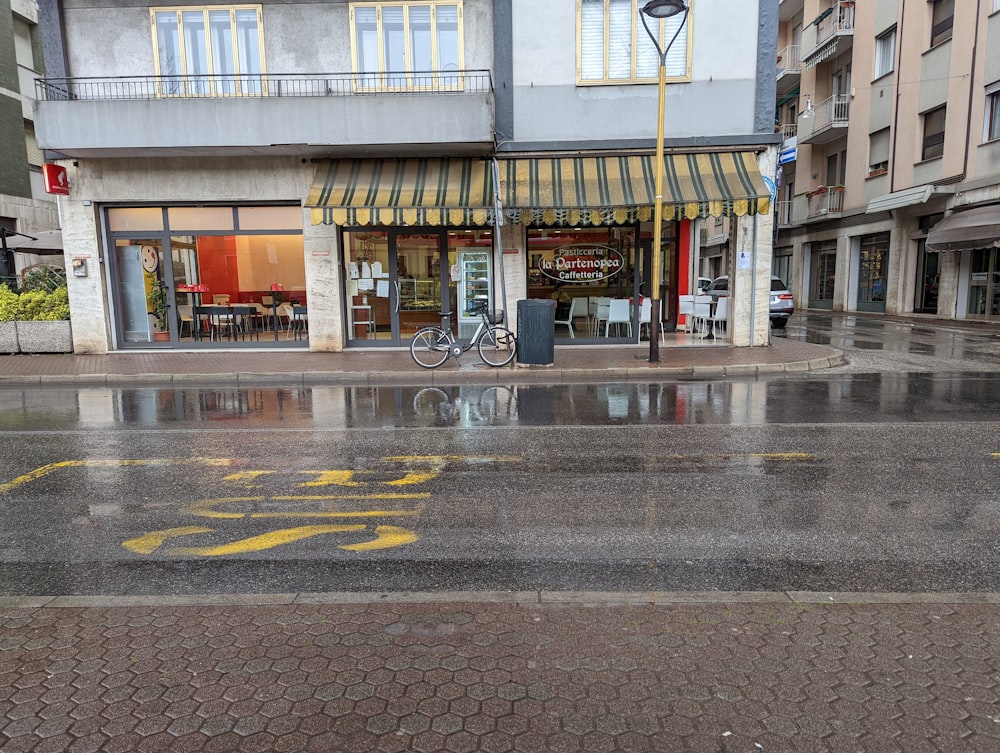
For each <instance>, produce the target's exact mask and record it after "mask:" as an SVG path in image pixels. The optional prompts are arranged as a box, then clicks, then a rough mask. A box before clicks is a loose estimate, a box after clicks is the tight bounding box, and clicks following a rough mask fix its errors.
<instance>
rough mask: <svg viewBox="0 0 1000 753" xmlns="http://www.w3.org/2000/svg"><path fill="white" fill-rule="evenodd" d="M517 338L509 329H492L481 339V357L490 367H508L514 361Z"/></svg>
mask: <svg viewBox="0 0 1000 753" xmlns="http://www.w3.org/2000/svg"><path fill="white" fill-rule="evenodd" d="M516 350H517V338H516V337H514V333H513V332H511V331H510V330H509V329H504V328H503V327H490V328H489V329H488V330H486V332H485V333H483V336H482V337H480V338H479V357H480V358H482V359H483V361H484V362H485V363H488V364H489V365H490V366H506V365H507V364H508V363H510V362H511V361H513V360H514V355H515V351H516Z"/></svg>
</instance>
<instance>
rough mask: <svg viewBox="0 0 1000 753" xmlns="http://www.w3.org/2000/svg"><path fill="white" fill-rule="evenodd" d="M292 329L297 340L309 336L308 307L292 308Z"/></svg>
mask: <svg viewBox="0 0 1000 753" xmlns="http://www.w3.org/2000/svg"><path fill="white" fill-rule="evenodd" d="M290 327H291V331H292V335H293V336H294V337H295V339H296V340H301V339H302V338H303V337H308V336H309V309H308V308H307V307H306V306H292V320H291V324H290Z"/></svg>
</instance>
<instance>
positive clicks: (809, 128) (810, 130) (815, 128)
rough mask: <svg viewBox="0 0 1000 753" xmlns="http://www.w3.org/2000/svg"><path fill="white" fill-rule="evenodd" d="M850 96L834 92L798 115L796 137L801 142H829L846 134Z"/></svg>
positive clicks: (849, 111) (849, 112)
mask: <svg viewBox="0 0 1000 753" xmlns="http://www.w3.org/2000/svg"><path fill="white" fill-rule="evenodd" d="M850 114H851V98H850V96H848V95H847V94H836V95H834V96H832V97H830V98H829V99H825V100H823V101H822V102H820V103H819V104H817V105H815V106H812V108H811V110H810V109H809V108H808V107H807V108H806V110H804V111H803V112H802V114H801V115H799V123H798V126H799V134H798V139H799V143H801V144H829V143H831V142H833V141H836V140H837V139H839V138H842V137H844V136H846V135H847V126H848V122H847V119H848V116H849V115H850Z"/></svg>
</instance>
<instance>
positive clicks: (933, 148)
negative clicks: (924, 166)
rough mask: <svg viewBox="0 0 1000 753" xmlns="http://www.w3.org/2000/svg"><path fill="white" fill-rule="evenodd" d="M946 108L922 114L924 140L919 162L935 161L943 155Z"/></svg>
mask: <svg viewBox="0 0 1000 753" xmlns="http://www.w3.org/2000/svg"><path fill="white" fill-rule="evenodd" d="M947 109H948V108H946V107H939V108H937V109H936V110H931V111H930V112H927V113H924V140H923V148H922V149H921V151H920V159H921V160H929V159H935V158H936V157H940V156H941V155H943V154H944V124H945V115H946V113H947Z"/></svg>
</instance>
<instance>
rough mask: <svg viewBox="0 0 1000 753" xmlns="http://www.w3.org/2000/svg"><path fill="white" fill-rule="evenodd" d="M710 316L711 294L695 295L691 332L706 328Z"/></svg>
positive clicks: (702, 330)
mask: <svg viewBox="0 0 1000 753" xmlns="http://www.w3.org/2000/svg"><path fill="white" fill-rule="evenodd" d="M711 317H712V296H710V295H696V296H695V297H694V316H693V318H692V322H691V324H692V330H691V331H692V332H695V331H701V332H704V331H705V330H706V329H708V320H709V319H710V318H711Z"/></svg>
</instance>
